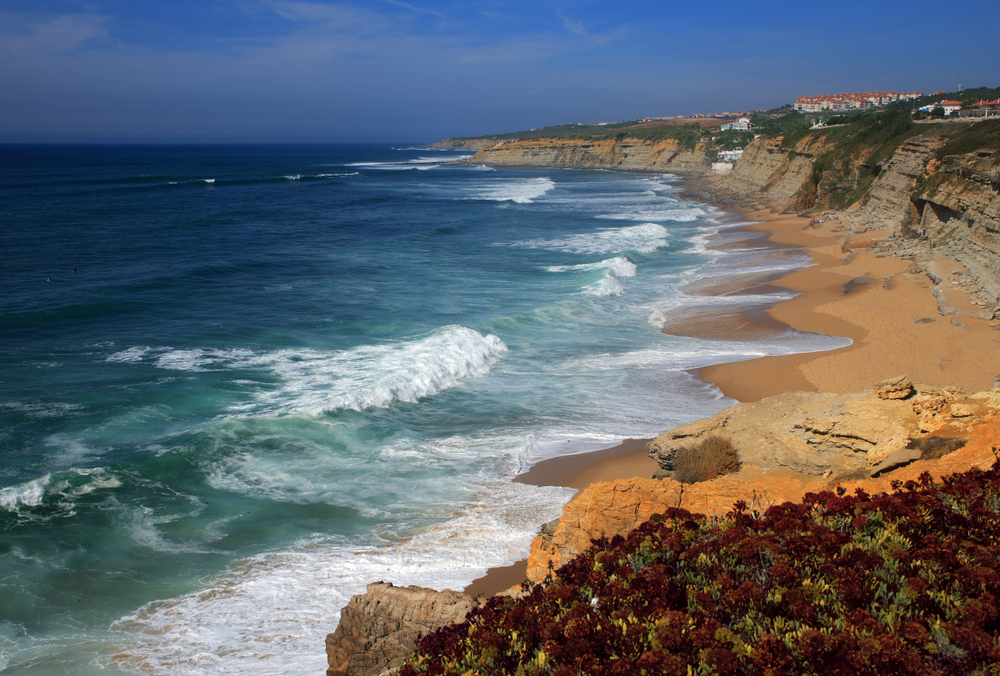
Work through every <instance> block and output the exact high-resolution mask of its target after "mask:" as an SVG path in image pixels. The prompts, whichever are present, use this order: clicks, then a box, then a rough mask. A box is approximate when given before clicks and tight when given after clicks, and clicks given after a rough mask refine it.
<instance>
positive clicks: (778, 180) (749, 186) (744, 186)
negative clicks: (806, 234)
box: [714, 135, 830, 206]
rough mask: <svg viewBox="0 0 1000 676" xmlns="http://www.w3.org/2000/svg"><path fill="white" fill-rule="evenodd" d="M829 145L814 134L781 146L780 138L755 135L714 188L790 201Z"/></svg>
mask: <svg viewBox="0 0 1000 676" xmlns="http://www.w3.org/2000/svg"><path fill="white" fill-rule="evenodd" d="M829 147H830V146H829V144H827V143H825V142H824V141H823V140H822V138H821V137H819V136H816V135H812V136H808V137H806V138H804V139H802V140H801V141H799V142H798V143H796V144H795V145H794V146H792V147H790V148H785V147H783V146H782V139H781V138H759V139H757V140H755V141H754V142H753V143H751V144H750V145H748V146H747V148H746V150H744V151H743V156H742V157H740V159H739V161H737V162H736V166H734V167H733V171H732V173H731V174H729V176H727V177H726V178H725V179H723V180H722V181H719V182H718V184H716V185H715V186H714V189H715V190H716V191H718V192H722V193H724V194H728V195H743V196H752V197H757V198H760V197H765V198H767V199H769V200H774V201H778V202H785V201H788V200H792V199H793V198H796V197H797V196H798V195H799V194H800V193H801V192H802V191H803V186H805V185H806V184H807V183H808V182H809V180H810V179H811V177H812V172H813V163H814V162H815V161H816V158H817V157H818V156H819V155H821V154H822V153H824V152H826V151H827V150H828V149H829ZM810 206H811V205H810Z"/></svg>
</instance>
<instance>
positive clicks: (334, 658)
mask: <svg viewBox="0 0 1000 676" xmlns="http://www.w3.org/2000/svg"><path fill="white" fill-rule="evenodd" d="M478 605H479V602H478V601H477V600H476V599H474V598H472V597H471V596H469V595H468V594H461V593H459V592H454V591H451V590H447V589H446V590H445V591H440V592H439V591H434V590H433V589H426V588H424V587H416V586H410V587H394V586H392V584H391V583H389V582H375V583H373V584H370V585H368V591H367V592H365V593H364V594H358V595H357V596H353V597H351V600H350V602H348V604H347V605H346V606H345V607H344V609H343V610H342V611H340V624H339V625H337V630H336V631H334V632H333V633H332V634H330V635H329V636H327V637H326V657H327V663H328V664H329V665H330V668H329V669H327V670H326V673H327V676H377V675H378V674H381V673H383V672H385V671H387V670H389V669H394V668H396V667H399V666H401V665H402V664H403V661H404V660H405V659H406V657H407V656H408V655H410V654H411V653H412V652H413V651H414V650H416V647H417V641H418V640H419V639H420V637H421V636H424V635H426V634H427V633H429V632H431V631H434V630H435V629H437V628H439V627H443V626H445V625H448V624H454V623H455V622H461V621H462V620H464V619H465V616H466V615H467V614H468V613H469V611H470V610H472V609H473V608H475V607H476V606H478Z"/></svg>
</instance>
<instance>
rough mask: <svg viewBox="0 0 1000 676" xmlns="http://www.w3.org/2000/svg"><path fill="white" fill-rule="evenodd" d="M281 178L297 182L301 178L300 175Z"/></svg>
mask: <svg viewBox="0 0 1000 676" xmlns="http://www.w3.org/2000/svg"><path fill="white" fill-rule="evenodd" d="M281 178H283V179H285V180H288V181H298V180H300V179H301V178H302V174H290V175H288V176H282V177H281Z"/></svg>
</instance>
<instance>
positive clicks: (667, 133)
mask: <svg viewBox="0 0 1000 676" xmlns="http://www.w3.org/2000/svg"><path fill="white" fill-rule="evenodd" d="M641 124H642V121H641V120H633V121H630V122H616V123H613V124H606V125H593V124H562V125H556V126H552V127H542V128H541V129H531V130H529V131H515V132H509V133H505V134H489V135H486V136H474V137H472V136H470V137H458V138H455V139H449V140H454V141H470V140H474V139H481V138H482V139H490V140H493V141H525V140H531V139H543V138H544V139H579V140H585V141H607V140H611V139H617V140H619V141H621V140H624V139H626V138H629V139H637V140H643V141H661V140H664V139H677V140H679V141H680V142H681V145H683V146H685V147H688V148H694V146H695V144H697V143H698V141H699V140H700V139H701V134H702V127H700V126H699V125H697V124H681V125H672V124H659V125H653V126H648V127H647V126H641V127H640V126H638V125H641Z"/></svg>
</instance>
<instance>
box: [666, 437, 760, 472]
mask: <svg viewBox="0 0 1000 676" xmlns="http://www.w3.org/2000/svg"><path fill="white" fill-rule="evenodd" d="M742 466H743V463H742V462H740V455H739V453H737V452H736V448H735V447H734V446H733V444H732V442H730V441H729V439H725V438H723V437H715V436H713V437H707V438H705V439H704V440H703V441H702V442H701V443H699V444H697V445H695V446H689V447H687V448H685V449H682V450H681V451H680V452H678V453H677V457H676V458H675V459H674V478H675V479H676V480H677V481H680V482H681V483H683V484H693V483H697V482H699V481H708V480H710V479H714V478H716V477H720V476H724V475H726V474H732V473H733V472H738V471H739V470H740V468H741V467H742Z"/></svg>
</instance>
